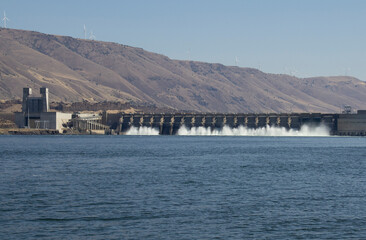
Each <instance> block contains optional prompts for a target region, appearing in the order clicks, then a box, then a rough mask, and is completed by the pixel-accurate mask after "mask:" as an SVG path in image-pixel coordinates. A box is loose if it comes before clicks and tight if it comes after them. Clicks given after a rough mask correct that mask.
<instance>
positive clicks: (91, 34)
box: [89, 30, 95, 40]
mask: <svg viewBox="0 0 366 240" xmlns="http://www.w3.org/2000/svg"><path fill="white" fill-rule="evenodd" d="M89 39H90V40H95V35H94V33H93V30H91V31H90V37H89Z"/></svg>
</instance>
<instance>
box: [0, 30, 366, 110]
mask: <svg viewBox="0 0 366 240" xmlns="http://www.w3.org/2000/svg"><path fill="white" fill-rule="evenodd" d="M0 56H1V57H0V99H2V100H7V99H14V98H21V94H22V88H23V87H32V88H35V89H38V88H39V87H41V86H46V87H48V88H49V89H50V93H51V94H50V98H51V101H64V102H77V101H90V102H100V101H120V102H132V103H137V104H138V103H141V104H146V103H148V104H151V105H154V106H158V107H170V108H174V109H178V110H192V111H201V112H233V113H235V112H290V111H313V112H314V111H315V112H338V111H339V108H340V106H342V105H344V104H347V105H351V106H353V107H354V108H355V109H361V108H362V107H364V102H365V101H366V83H365V82H362V81H360V80H358V79H356V78H353V77H344V76H343V77H342V76H338V77H313V78H296V77H294V76H289V75H285V74H270V73H264V72H261V71H259V70H257V69H254V68H241V67H236V66H224V65H223V64H219V63H204V62H197V61H183V60H172V59H170V58H168V57H166V56H163V55H160V54H156V53H152V52H149V51H145V50H143V49H142V48H135V47H130V46H126V45H122V44H118V43H113V42H102V41H94V40H83V39H76V38H72V37H67V36H60V35H50V34H43V33H38V32H32V31H25V30H15V29H3V28H2V29H0ZM34 92H36V90H35V91H34Z"/></svg>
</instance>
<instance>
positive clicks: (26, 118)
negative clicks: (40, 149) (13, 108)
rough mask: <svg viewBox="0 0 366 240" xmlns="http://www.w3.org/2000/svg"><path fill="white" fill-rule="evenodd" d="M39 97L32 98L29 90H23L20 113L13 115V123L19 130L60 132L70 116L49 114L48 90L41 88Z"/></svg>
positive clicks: (55, 113)
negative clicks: (51, 130) (30, 129)
mask: <svg viewBox="0 0 366 240" xmlns="http://www.w3.org/2000/svg"><path fill="white" fill-rule="evenodd" d="M40 95H41V96H40V97H36V96H33V94H32V89H31V88H23V102H22V111H21V112H16V113H15V123H16V124H17V125H18V127H20V128H36V129H37V128H38V129H55V130H61V129H62V128H63V127H64V126H66V124H67V122H68V121H70V119H71V118H72V114H71V113H61V112H50V107H49V101H48V88H45V87H43V88H41V89H40Z"/></svg>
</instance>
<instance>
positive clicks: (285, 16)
mask: <svg viewBox="0 0 366 240" xmlns="http://www.w3.org/2000/svg"><path fill="white" fill-rule="evenodd" d="M4 10H5V11H6V15H7V17H8V18H9V19H10V20H11V21H10V22H8V27H9V28H17V29H26V30H35V31H39V32H43V33H50V34H59V35H68V36H72V37H79V38H82V37H83V25H84V24H85V25H86V27H87V30H88V32H89V31H90V30H93V32H94V35H95V36H96V39H97V40H102V41H111V42H118V43H122V44H126V45H130V46H134V47H141V48H144V49H146V50H148V51H152V52H156V53H161V54H164V55H166V56H168V57H170V58H172V59H191V60H195V61H204V62H212V63H222V64H225V65H235V57H237V58H238V60H239V62H238V65H239V66H241V67H255V68H260V69H261V70H262V71H264V72H269V73H287V74H289V73H292V74H294V75H296V76H299V77H309V76H338V75H345V74H347V75H351V76H355V77H357V78H360V79H361V80H366V67H365V64H364V63H365V60H366V1H364V0H302V1H300V0H251V1H249V0H247V1H245V0H180V1H178V0H130V1H127V0H120V1H117V0H109V1H108V0H105V1H94V0H89V1H86V0H85V1H77V0H73V1H72V0H62V1H51V0H38V1H37V0H34V1H29V0H19V1H17V0H2V1H1V2H0V12H1V15H2V13H3V11H4Z"/></svg>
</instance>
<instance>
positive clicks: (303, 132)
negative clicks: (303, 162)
mask: <svg viewBox="0 0 366 240" xmlns="http://www.w3.org/2000/svg"><path fill="white" fill-rule="evenodd" d="M329 132H330V131H329V128H328V127H327V126H324V125H320V126H308V125H303V126H302V127H301V128H300V130H295V129H286V128H284V127H282V128H280V127H272V126H268V125H267V126H266V127H262V128H257V129H253V128H247V127H243V126H239V127H237V128H231V127H229V126H224V127H223V128H222V129H212V128H210V127H208V128H205V127H194V128H191V129H188V128H186V127H185V126H182V127H181V128H180V129H179V130H178V133H177V135H181V136H299V137H300V136H307V137H326V136H330V133H329Z"/></svg>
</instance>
